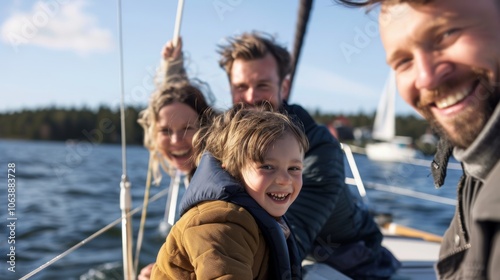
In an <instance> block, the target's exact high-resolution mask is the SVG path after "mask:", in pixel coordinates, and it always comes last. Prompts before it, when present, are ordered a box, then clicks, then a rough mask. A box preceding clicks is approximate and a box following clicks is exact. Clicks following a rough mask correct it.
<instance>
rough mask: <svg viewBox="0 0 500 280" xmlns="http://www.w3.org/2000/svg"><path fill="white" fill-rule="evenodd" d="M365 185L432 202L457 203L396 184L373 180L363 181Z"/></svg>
mask: <svg viewBox="0 0 500 280" xmlns="http://www.w3.org/2000/svg"><path fill="white" fill-rule="evenodd" d="M365 186H366V187H367V188H369V189H375V190H379V191H386V192H390V193H395V194H400V195H405V196H409V197H414V198H420V199H423V200H428V201H434V202H438V203H442V204H447V205H452V206H455V205H457V201H456V200H455V199H451V198H447V197H441V196H437V195H432V194H428V193H423V192H417V191H413V190H409V189H405V188H400V187H396V186H389V185H384V184H379V183H373V182H365Z"/></svg>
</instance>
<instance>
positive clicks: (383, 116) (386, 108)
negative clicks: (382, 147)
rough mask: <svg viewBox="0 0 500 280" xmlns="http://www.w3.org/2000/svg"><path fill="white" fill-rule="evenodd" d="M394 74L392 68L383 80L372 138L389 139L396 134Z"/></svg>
mask: <svg viewBox="0 0 500 280" xmlns="http://www.w3.org/2000/svg"><path fill="white" fill-rule="evenodd" d="M396 91H397V89H396V74H395V72H394V71H393V70H391V72H390V73H389V77H388V78H387V81H386V82H385V86H384V89H383V91H382V96H381V98H380V101H379V103H378V107H377V114H376V115H375V123H374V125H373V132H372V138H373V139H376V140H381V141H390V140H392V139H394V136H395V134H396V122H395V119H396V113H395V108H394V107H395V106H396Z"/></svg>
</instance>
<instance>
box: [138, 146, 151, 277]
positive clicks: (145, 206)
mask: <svg viewBox="0 0 500 280" xmlns="http://www.w3.org/2000/svg"><path fill="white" fill-rule="evenodd" d="M153 158H154V151H151V152H150V153H149V163H148V174H147V176H146V190H145V192H144V202H143V203H142V215H141V222H140V225H139V233H138V235H137V244H136V247H135V260H134V271H137V269H138V268H139V255H140V253H141V248H142V240H143V238H144V226H145V224H146V216H147V212H148V205H149V190H150V188H151V173H152V170H151V165H152V163H153Z"/></svg>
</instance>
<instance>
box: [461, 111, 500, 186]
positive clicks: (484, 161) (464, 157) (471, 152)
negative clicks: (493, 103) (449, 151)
mask: <svg viewBox="0 0 500 280" xmlns="http://www.w3.org/2000/svg"><path fill="white" fill-rule="evenodd" d="M499 132H500V105H497V107H496V109H495V111H494V112H493V114H492V115H491V117H490V119H489V121H488V122H487V123H486V125H485V126H484V128H483V130H482V131H481V133H480V134H479V136H478V137H477V138H476V140H474V142H473V143H472V145H470V147H468V148H467V149H460V148H457V147H455V149H454V150H453V155H454V156H455V158H456V159H457V160H458V161H461V162H462V163H463V164H464V170H465V172H466V173H467V174H469V175H471V176H473V177H475V178H477V179H479V180H481V181H483V182H484V180H485V179H486V177H487V176H488V174H489V173H490V171H491V169H492V168H493V167H494V166H495V164H496V163H497V161H498V159H499V158H500V141H498V140H497V138H498V134H499Z"/></svg>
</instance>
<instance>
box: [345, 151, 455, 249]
mask: <svg viewBox="0 0 500 280" xmlns="http://www.w3.org/2000/svg"><path fill="white" fill-rule="evenodd" d="M340 145H341V148H342V150H343V151H344V155H345V156H346V159H347V163H348V165H349V169H350V170H351V173H352V175H353V177H348V176H346V178H345V183H346V184H347V185H353V186H356V187H357V191H358V193H359V196H360V197H361V198H362V199H363V201H364V202H365V203H366V204H368V197H367V193H366V188H365V186H366V187H367V188H370V189H375V190H378V191H385V192H390V193H393V194H398V195H404V196H409V197H413V198H419V199H423V200H427V201H433V202H437V203H441V204H446V205H452V206H455V205H456V204H457V201H456V200H455V199H451V198H446V197H440V196H436V195H431V194H427V193H423V192H417V191H414V190H410V189H405V188H401V187H397V186H391V185H384V184H380V183H374V182H363V180H362V179H361V175H360V173H359V170H358V166H357V164H356V161H355V159H354V155H353V153H352V150H351V148H350V146H349V145H347V144H345V143H341V144H340ZM427 166H430V165H427ZM374 215H375V217H374V218H375V219H376V220H378V224H379V226H380V228H381V230H382V231H383V233H384V234H389V235H399V236H405V237H412V238H420V239H423V240H426V241H430V242H437V243H441V241H442V237H441V236H439V235H436V234H433V233H429V232H425V231H421V230H418V229H414V228H410V227H406V226H403V225H399V224H396V223H394V222H392V217H391V216H390V214H385V213H384V214H377V213H374ZM378 215H380V216H381V218H380V217H377V216H378ZM388 215H389V217H388ZM377 218H378V219H377Z"/></svg>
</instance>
